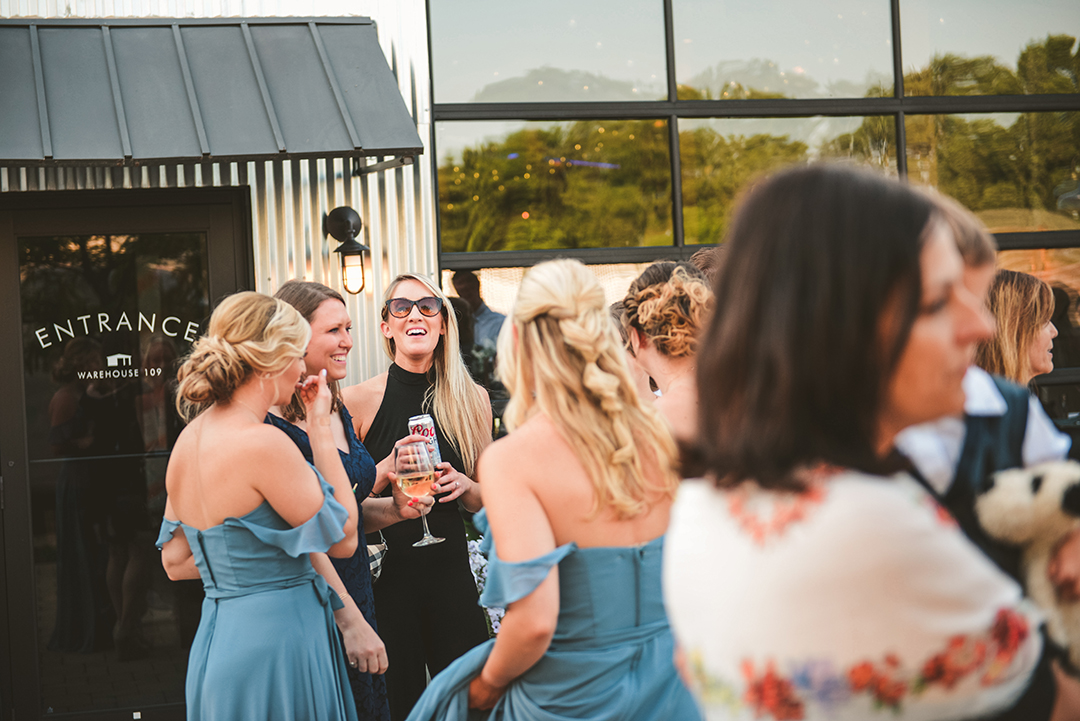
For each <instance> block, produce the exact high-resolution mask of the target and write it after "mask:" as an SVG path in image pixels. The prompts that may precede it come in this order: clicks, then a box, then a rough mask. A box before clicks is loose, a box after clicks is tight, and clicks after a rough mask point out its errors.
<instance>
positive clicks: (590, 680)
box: [409, 260, 700, 721]
mask: <svg viewBox="0 0 1080 721" xmlns="http://www.w3.org/2000/svg"><path fill="white" fill-rule="evenodd" d="M498 372H499V375H500V378H501V380H502V381H503V383H504V384H505V385H506V388H507V390H508V391H509V392H510V394H511V400H510V405H509V406H508V407H507V410H506V414H505V416H504V419H505V420H506V422H507V426H508V427H509V428H510V429H511V433H510V435H509V436H507V437H505V438H503V439H501V440H498V441H496V442H495V443H494V444H492V445H491V446H489V447H488V449H487V450H486V451H484V453H483V455H482V456H481V457H480V462H479V466H478V476H479V477H480V479H481V481H480V482H481V483H482V484H483V488H484V504H485V511H484V512H482V513H481V514H479V515H478V516H477V517H476V521H477V525H478V526H479V527H481V528H484V527H486V526H487V525H488V521H489V522H490V533H486V534H485V538H486V541H485V545H487V552H488V554H489V556H488V558H489V563H490V565H489V567H488V579H487V586H486V588H485V589H484V595H483V598H482V602H483V603H484V604H485V605H506V606H507V611H506V616H505V618H504V619H503V622H502V627H501V629H500V631H499V635H498V637H497V638H496V639H495V640H494V641H489V642H488V643H486V644H483V645H481V646H477V647H476V648H474V649H472V650H471V651H469V652H468V653H466V654H465V655H464V656H462V657H460V658H459V659H458V660H457V661H455V662H454V663H453V664H451V665H450V666H449V667H447V668H446V670H444V671H443V672H442V673H440V674H439V675H438V676H436V677H435V678H434V679H433V680H432V682H431V685H430V686H428V688H427V691H426V692H425V693H424V695H423V696H422V697H421V699H420V702H419V703H418V704H417V705H416V706H415V707H414V709H413V712H412V713H411V714H410V715H409V721H426V720H428V719H432V720H434V719H438V720H440V721H466V720H467V719H468V720H470V721H476V720H478V719H499V720H503V721H526V720H528V721H541V720H542V721H558V720H559V719H589V720H590V721H607V720H610V721H616V720H618V721H627V720H630V721H634V720H637V719H640V720H641V721H646V720H653V719H673V720H675V719H678V720H679V721H695V720H697V719H700V715H699V713H698V710H697V708H696V706H695V705H694V701H693V699H692V697H691V696H690V693H689V691H688V690H687V689H686V687H685V686H684V685H683V683H682V681H681V680H680V679H679V677H678V674H677V673H676V670H675V667H674V663H673V660H672V659H673V652H674V641H673V639H672V634H671V630H670V628H669V626H668V619H667V614H666V612H665V610H664V604H663V599H662V597H661V591H660V588H661V583H660V559H661V555H662V551H663V545H664V532H665V530H666V528H667V524H668V516H669V510H670V507H671V503H672V499H673V497H674V493H675V488H676V483H677V479H676V477H675V474H674V473H673V471H672V461H673V459H674V455H675V444H674V442H673V440H672V438H671V435H670V433H669V432H668V430H667V427H666V425H665V424H664V421H663V420H662V419H661V418H660V416H659V415H658V414H657V413H656V411H655V410H654V409H652V408H651V407H646V406H644V405H643V404H642V402H641V400H640V399H639V397H638V395H637V392H636V391H635V389H634V384H633V380H632V379H631V376H630V373H629V369H628V368H627V365H626V361H625V358H624V356H623V351H622V346H621V343H620V339H619V335H618V333H617V331H616V329H615V326H614V325H613V324H612V322H611V320H610V317H609V316H608V312H607V305H606V302H605V298H604V291H603V289H602V288H601V287H600V285H599V283H597V281H596V279H595V277H594V276H593V275H592V273H591V272H590V271H589V270H588V269H587V268H586V267H585V266H584V265H582V264H581V263H579V262H577V261H573V260H556V261H551V262H548V263H542V264H540V265H537V266H536V267H534V268H533V269H532V270H530V271H529V273H528V274H527V275H526V276H525V278H524V280H523V281H522V283H521V287H520V289H519V291H518V297H517V300H516V302H515V304H514V309H513V311H512V312H511V315H510V317H509V318H508V320H507V323H506V325H504V326H503V332H502V334H501V335H500V337H499V371H498ZM485 513H486V518H485Z"/></svg>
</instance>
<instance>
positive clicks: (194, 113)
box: [0, 18, 423, 164]
mask: <svg viewBox="0 0 1080 721" xmlns="http://www.w3.org/2000/svg"><path fill="white" fill-rule="evenodd" d="M35 36H36V37H37V39H38V40H37V45H36V46H35V41H34V37H35ZM35 47H39V48H40V52H39V53H38V55H39V56H40V58H41V60H40V68H41V70H40V72H39V73H35V52H34V49H35ZM39 78H40V81H39V80H38V79H39ZM38 98H43V99H44V101H45V102H43V103H39V102H38V100H37V99H38ZM9 101H10V102H9ZM39 107H43V108H45V109H46V111H47V115H44V116H43V115H42V114H41V113H39V112H38V108H39ZM50 141H51V150H52V153H51V154H50V153H49V152H48V150H49V143H50ZM422 149H423V144H422V142H421V141H420V138H419V136H418V135H417V132H416V126H415V123H414V121H413V119H412V117H411V116H410V115H409V112H408V108H407V107H406V105H405V102H404V100H403V99H402V97H401V94H400V91H399V90H398V86H397V82H396V80H395V79H394V77H393V75H392V73H391V72H390V68H389V67H388V65H387V63H386V59H385V56H384V55H383V52H382V49H381V48H380V46H379V43H378V37H377V35H376V32H375V26H374V24H373V23H372V22H371V21H370V19H367V18H222V19H216V18H215V19H199V20H195V19H170V18H147V19H141V18H139V19H97V18H94V19H42V18H24V19H8V20H0V164H3V163H4V162H11V161H18V162H19V163H20V164H52V163H64V164H86V163H88V164H95V163H127V164H139V163H143V162H148V161H151V160H153V161H165V160H189V161H190V160H199V159H203V160H245V159H269V158H273V157H332V156H356V155H366V156H388V155H416V154H418V153H420V152H422Z"/></svg>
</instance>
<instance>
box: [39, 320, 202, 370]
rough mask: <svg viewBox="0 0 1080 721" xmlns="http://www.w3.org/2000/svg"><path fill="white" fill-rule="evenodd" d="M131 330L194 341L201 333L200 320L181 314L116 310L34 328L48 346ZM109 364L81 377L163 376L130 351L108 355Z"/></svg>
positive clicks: (41, 343)
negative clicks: (92, 335) (89, 336)
mask: <svg viewBox="0 0 1080 721" xmlns="http://www.w3.org/2000/svg"><path fill="white" fill-rule="evenodd" d="M121 331H129V332H132V333H140V332H142V331H147V332H149V333H160V334H161V335H164V336H166V337H168V338H177V339H179V338H183V340H185V341H187V342H188V343H191V342H193V341H194V340H195V338H196V337H197V336H198V334H199V323H198V322H197V321H184V320H182V319H181V318H180V317H179V316H175V315H167V316H163V317H159V314H157V313H151V314H149V315H147V314H145V313H136V312H133V313H131V314H130V315H129V314H128V313H127V312H126V311H125V312H121V313H120V314H119V315H117V314H114V313H87V314H86V315H80V316H76V317H74V318H68V319H67V320H66V321H64V322H62V323H53V324H51V327H50V326H48V325H47V326H43V327H41V328H38V329H36V330H35V331H34V337H35V338H36V339H37V342H38V344H39V345H40V346H41V347H42V348H43V349H44V348H50V347H52V346H53V345H61V344H63V343H64V341H66V340H70V339H73V338H75V337H76V336H88V335H90V334H91V333H97V334H101V333H118V332H121ZM104 361H105V367H104V368H102V369H100V370H81V371H78V372H77V375H78V377H79V379H80V380H105V379H108V378H114V379H115V378H153V377H156V376H160V375H161V373H162V369H161V368H154V367H146V368H140V367H138V366H139V365H140V364H139V361H138V359H137V358H133V357H132V356H131V355H129V354H127V353H113V354H112V355H108V356H105V358H104Z"/></svg>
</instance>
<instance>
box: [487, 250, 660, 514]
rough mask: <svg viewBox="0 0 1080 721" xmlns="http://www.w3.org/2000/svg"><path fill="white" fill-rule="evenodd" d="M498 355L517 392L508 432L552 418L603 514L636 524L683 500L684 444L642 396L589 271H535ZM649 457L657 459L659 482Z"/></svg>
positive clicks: (574, 265)
mask: <svg viewBox="0 0 1080 721" xmlns="http://www.w3.org/2000/svg"><path fill="white" fill-rule="evenodd" d="M515 332H516V333H517V339H516V342H515V338H514V333H515ZM498 349H499V352H498V368H497V372H498V374H499V378H500V380H502V382H503V383H504V384H505V385H506V388H507V390H508V391H509V392H510V403H509V405H508V406H507V408H506V412H505V414H504V415H503V420H504V421H505V422H506V425H507V428H509V429H511V430H513V429H514V428H515V427H517V426H518V425H520V424H521V423H522V422H524V421H525V419H526V418H528V417H529V416H531V415H532V414H533V413H534V412H537V411H539V412H541V413H543V414H544V415H546V416H547V417H548V418H549V419H550V420H551V422H552V423H554V424H555V426H556V427H557V428H558V429H559V430H560V432H561V433H562V435H563V437H564V438H565V439H566V441H567V442H568V443H569V444H570V446H571V448H573V449H574V453H575V454H576V455H577V457H578V459H579V460H580V461H581V464H582V465H583V466H584V467H585V472H586V473H587V474H588V476H589V479H590V480H591V481H592V483H593V488H594V489H595V491H596V505H595V506H594V508H593V512H594V513H595V512H598V511H599V510H600V509H603V508H610V509H611V510H613V511H614V512H615V513H616V515H617V516H618V517H619V518H630V517H633V516H636V515H638V514H640V513H642V512H644V511H645V510H647V508H648V505H649V504H648V499H649V497H650V496H651V495H653V494H654V493H655V492H656V491H661V492H662V493H663V494H665V495H667V496H669V497H671V496H674V493H675V488H676V484H677V482H678V479H677V476H676V475H675V472H674V470H673V463H674V459H675V442H674V440H672V438H671V435H670V434H669V433H668V431H667V430H666V429H667V426H666V425H665V424H664V422H663V420H661V418H660V416H659V415H658V414H657V413H656V411H655V410H654V409H652V408H649V407H646V406H644V405H642V403H641V401H640V399H639V398H638V395H637V392H636V391H635V390H634V383H633V381H632V380H631V378H630V371H629V369H628V368H627V366H626V358H625V356H624V354H623V350H622V344H621V342H620V338H619V333H618V331H617V330H616V328H615V324H614V323H613V322H612V320H611V317H610V314H609V312H608V308H607V305H606V303H605V300H604V290H603V288H601V287H600V284H599V283H598V282H597V281H596V278H595V277H594V276H593V274H592V273H591V272H589V270H588V269H587V268H586V267H585V266H584V265H582V264H581V263H580V262H578V261H576V260H553V261H549V262H546V263H541V264H539V265H537V266H535V267H534V268H532V270H530V271H529V272H528V273H527V274H526V275H525V278H524V279H523V280H522V281H521V286H520V288H519V289H518V296H517V300H516V301H515V302H514V309H513V311H512V312H511V315H510V322H508V323H506V324H504V326H503V329H502V333H500V335H499V346H498ZM643 458H644V459H647V460H649V461H651V462H655V463H656V466H657V468H658V469H659V474H660V480H659V483H658V482H657V481H656V480H655V478H653V477H650V476H649V475H647V474H646V471H645V464H644V463H643V462H642V459H643Z"/></svg>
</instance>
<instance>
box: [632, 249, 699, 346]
mask: <svg viewBox="0 0 1080 721" xmlns="http://www.w3.org/2000/svg"><path fill="white" fill-rule="evenodd" d="M623 306H624V308H625V310H626V312H625V314H624V315H623V323H624V324H625V326H626V329H627V332H629V330H630V329H631V328H633V329H636V330H638V331H639V332H641V334H642V335H644V336H645V337H646V338H648V339H649V342H650V343H652V344H653V345H654V346H655V347H656V350H658V351H660V353H662V354H663V355H666V356H668V357H671V358H682V357H686V356H692V355H694V354H695V353H696V352H697V342H698V336H699V335H700V334H701V329H702V327H703V326H704V325H705V321H706V319H707V318H708V316H709V313H710V312H711V311H712V306H713V294H712V291H711V290H709V285H708V281H707V280H706V279H705V275H704V274H703V273H702V272H701V271H700V270H698V269H697V268H695V267H694V266H692V265H690V264H689V263H672V262H671V261H661V262H659V263H653V264H652V265H650V266H649V267H648V268H646V269H645V272H643V273H642V274H641V275H639V276H638V277H637V279H636V280H634V282H633V283H631V284H630V288H629V290H627V291H626V297H625V298H624V299H623Z"/></svg>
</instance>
